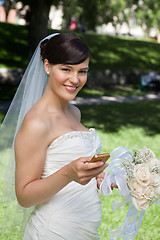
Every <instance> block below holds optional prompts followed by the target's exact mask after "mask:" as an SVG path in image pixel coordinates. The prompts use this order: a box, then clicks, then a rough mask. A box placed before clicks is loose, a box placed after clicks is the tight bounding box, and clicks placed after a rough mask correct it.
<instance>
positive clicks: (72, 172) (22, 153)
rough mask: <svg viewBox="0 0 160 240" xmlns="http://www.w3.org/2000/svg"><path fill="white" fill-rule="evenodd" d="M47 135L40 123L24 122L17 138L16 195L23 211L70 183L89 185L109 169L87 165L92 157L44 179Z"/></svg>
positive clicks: (70, 164)
mask: <svg viewBox="0 0 160 240" xmlns="http://www.w3.org/2000/svg"><path fill="white" fill-rule="evenodd" d="M47 131H48V130H47V128H46V126H45V125H44V123H43V122H41V121H39V120H38V121H37V120H33V121H32V120H31V121H29V122H25V121H24V123H23V124H22V126H21V128H20V130H19V132H18V134H17V136H16V140H15V157H16V195H17V199H18V202H19V204H20V205H22V206H23V207H31V206H34V205H37V204H40V203H43V202H45V201H47V200H49V199H50V198H51V197H52V196H53V195H55V194H56V193H57V192H59V191H60V190H61V189H62V188H64V187H65V186H66V185H67V184H68V183H70V182H71V181H76V182H78V183H80V184H83V185H84V184H87V183H88V182H89V181H90V180H91V179H92V178H93V177H96V176H97V175H98V174H99V173H101V172H102V171H103V170H104V168H105V167H106V166H105V165H104V164H103V165H102V163H101V162H97V163H89V164H85V163H86V162H88V161H89V160H90V157H86V158H79V159H77V160H75V161H73V162H71V163H69V164H68V165H66V166H64V167H63V168H61V169H60V170H58V171H57V172H55V173H54V174H52V175H50V176H49V177H46V178H44V179H41V174H42V170H43V167H44V163H45V159H46V151H47V148H48V141H47V137H46V136H48V135H47Z"/></svg>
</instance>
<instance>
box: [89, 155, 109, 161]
mask: <svg viewBox="0 0 160 240" xmlns="http://www.w3.org/2000/svg"><path fill="white" fill-rule="evenodd" d="M109 158H110V154H109V153H102V154H96V155H94V156H93V157H92V159H91V160H90V161H89V163H93V162H97V161H102V162H104V163H105V162H106V161H107V160H108V159H109Z"/></svg>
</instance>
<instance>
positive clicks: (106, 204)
mask: <svg viewBox="0 0 160 240" xmlns="http://www.w3.org/2000/svg"><path fill="white" fill-rule="evenodd" d="M81 110H82V120H83V122H84V123H85V124H86V126H87V127H88V128H90V127H95V128H96V129H97V132H98V134H99V135H100V137H101V139H102V143H103V147H102V152H111V151H112V150H113V149H114V148H116V147H118V146H125V147H126V148H128V149H129V150H132V148H133V147H138V148H140V147H143V146H144V145H145V146H147V147H149V148H151V149H152V150H153V151H154V152H155V154H156V155H157V156H159V157H160V147H159V146H160V124H159V123H160V102H141V103H124V104H111V105H103V106H94V107H93V106H90V107H88V106H83V107H81ZM101 200H102V223H101V227H100V229H99V232H100V235H101V240H106V239H109V234H108V230H112V229H114V228H117V227H120V226H121V225H122V224H123V220H124V218H125V216H126V213H127V211H128V205H127V206H124V207H122V208H120V209H118V210H116V211H113V210H112V202H113V200H115V201H117V202H118V201H119V196H118V191H117V190H114V195H111V196H103V197H102V196H101ZM159 223H160V206H159V205H152V206H151V207H149V209H148V210H147V212H146V214H145V216H144V217H143V221H142V225H141V227H140V230H139V233H138V236H137V237H136V240H159V239H160V228H159ZM119 239H122V238H119Z"/></svg>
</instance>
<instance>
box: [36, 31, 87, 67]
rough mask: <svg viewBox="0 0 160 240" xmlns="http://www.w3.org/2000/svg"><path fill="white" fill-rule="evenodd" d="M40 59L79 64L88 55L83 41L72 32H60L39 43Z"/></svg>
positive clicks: (55, 62) (52, 62)
mask: <svg viewBox="0 0 160 240" xmlns="http://www.w3.org/2000/svg"><path fill="white" fill-rule="evenodd" d="M40 48H41V56H42V60H43V61H44V60H45V59H48V61H49V63H51V64H79V63H81V62H83V61H85V60H86V59H87V58H89V56H90V51H89V48H88V46H87V44H86V43H85V41H84V40H83V39H82V38H81V37H79V36H77V35H76V34H72V33H60V34H58V35H56V36H54V37H52V38H50V39H46V40H44V41H43V42H42V43H41V45H40Z"/></svg>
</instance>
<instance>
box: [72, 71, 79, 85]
mask: <svg viewBox="0 0 160 240" xmlns="http://www.w3.org/2000/svg"><path fill="white" fill-rule="evenodd" d="M70 82H71V83H73V84H77V83H78V82H79V76H78V73H73V74H72V76H71V77H70Z"/></svg>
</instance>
